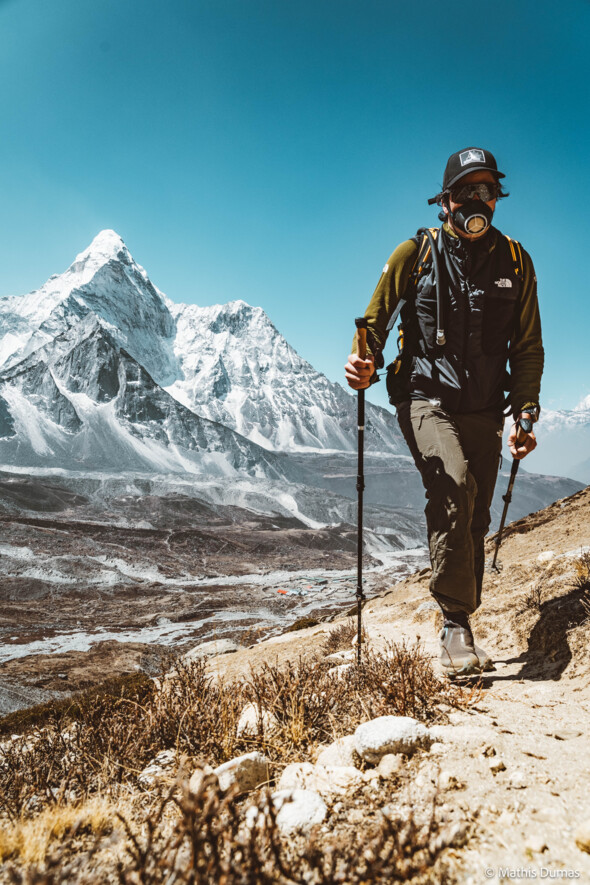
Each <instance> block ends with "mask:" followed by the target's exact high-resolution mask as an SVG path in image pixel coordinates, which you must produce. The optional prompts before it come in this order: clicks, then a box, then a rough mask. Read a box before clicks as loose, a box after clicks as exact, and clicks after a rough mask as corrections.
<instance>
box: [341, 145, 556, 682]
mask: <svg viewBox="0 0 590 885" xmlns="http://www.w3.org/2000/svg"><path fill="white" fill-rule="evenodd" d="M504 177H505V176H504V174H503V173H501V172H499V171H498V166H497V163H496V160H495V158H494V157H493V155H492V154H491V153H490V152H489V151H487V150H484V149H482V148H473V147H472V148H466V149H464V150H462V151H458V152H457V153H456V154H453V155H452V156H451V157H449V160H448V162H447V165H446V169H445V173H444V177H443V187H442V191H441V192H440V193H439V194H437V195H436V197H433V198H432V199H431V200H429V203H431V204H432V203H435V202H436V203H438V205H439V206H441V209H442V211H441V213H440V214H439V218H440V219H441V221H443V222H444V223H443V225H442V228H441V229H440V230H439V231H438V232H437V231H432V232H431V239H428V238H427V234H426V232H425V231H423V232H421V231H419V232H418V235H417V236H416V237H415V238H413V239H411V240H407V241H406V242H404V243H402V244H401V245H400V246H398V247H397V249H396V250H395V252H394V253H393V254H392V255H391V257H390V258H389V260H388V262H387V264H386V265H385V267H384V268H383V273H382V275H381V278H380V280H379V283H378V285H377V288H376V289H375V292H374V294H373V297H372V299H371V302H370V304H369V306H368V308H367V310H366V312H365V317H366V319H367V323H368V329H367V358H366V359H365V360H362V359H360V357H359V356H358V355H357V354H356V352H354V350H355V347H354V346H353V353H351V354H350V356H349V358H348V362H347V365H346V367H345V375H346V379H347V381H348V384H349V385H350V386H351V387H352V388H354V389H355V390H359V389H361V388H365V387H368V386H369V384H371V383H373V382H375V381H376V380H377V373H376V368H381V367H382V366H383V365H384V360H383V356H382V352H383V348H384V346H385V342H386V340H387V336H388V332H389V330H388V328H387V327H388V322H389V320H390V318H391V317H392V315H393V314H394V311H395V309H396V305H398V302H400V300H403V301H404V302H405V304H404V306H403V307H402V310H401V318H402V324H403V342H404V343H403V352H402V355H401V358H400V360H399V363H398V369H399V371H398V373H397V374H396V375H395V376H392V377H391V380H392V382H393V384H392V386H391V387H390V385H389V383H388V389H389V390H390V398H392V402H393V403H394V404H395V405H396V407H397V417H398V422H399V425H400V428H401V430H402V433H403V435H404V438H405V439H406V442H407V443H408V446H409V448H410V451H411V453H412V455H413V457H414V460H415V462H416V466H417V467H418V469H419V471H420V474H421V476H422V481H423V484H424V487H425V489H426V498H427V505H426V510H425V512H426V521H427V528H428V540H429V547H430V559H431V564H432V579H431V583H430V589H431V593H432V594H433V596H434V598H435V599H436V601H437V602H438V603H439V605H440V607H441V609H442V612H443V616H444V627H443V630H442V633H441V637H440V646H441V656H440V660H441V664H442V666H443V668H444V669H445V670H446V672H447V673H448V674H449V675H458V674H469V673H478V672H481V671H482V670H485V669H490V668H491V667H492V666H493V665H492V662H491V660H490V658H489V657H488V655H487V654H486V653H485V652H484V651H483V650H482V649H480V648H478V647H477V646H476V645H475V643H474V639H473V633H472V630H471V627H470V624H469V615H470V614H472V613H473V612H474V611H475V610H476V609H477V608H478V606H479V605H480V602H481V587H482V581H483V572H484V538H485V535H486V533H487V531H488V528H489V525H490V505H491V502H492V495H493V492H494V486H495V483H496V477H497V473H498V468H499V464H500V457H501V456H500V453H501V446H502V427H503V424H504V414H503V410H504V404H505V395H504V390H506V389H509V403H510V407H511V411H512V414H513V416H514V420H515V424H514V425H513V426H512V429H511V431H510V435H509V438H508V445H509V448H510V451H511V453H512V455H513V457H514V458H524V457H525V456H526V455H527V454H528V453H529V452H530V451H532V450H533V449H534V448H535V446H536V440H535V435H534V433H533V432H532V431H531V432H530V433H527V434H526V437H525V439H524V441H520V442H517V424H516V422H518V421H519V420H520V418H525V417H526V418H530V419H532V420H533V421H536V420H537V418H538V415H539V392H540V384H541V375H542V371H543V359H544V354H543V346H542V341H541V323H540V318H539V307H538V302H537V280H536V276H535V271H534V267H533V263H532V261H531V258H530V256H529V255H528V254H527V253H526V252H525V250H524V249H522V248H521V247H520V244H519V243H517V242H515V241H513V240H510V239H509V238H508V237H505V236H504V235H503V234H501V233H500V231H499V230H497V229H496V228H495V227H493V226H492V225H491V220H492V216H493V214H494V210H495V208H496V201H497V200H498V199H501V198H503V197H506V196H508V194H507V193H505V192H504V190H503V189H502V186H501V184H500V179H502V178H504ZM434 234H436V240H435V239H434V236H433V235H434ZM437 287H438V288H437ZM507 366H509V368H510V376H508V374H507V371H506V370H507ZM507 379H509V384H507Z"/></svg>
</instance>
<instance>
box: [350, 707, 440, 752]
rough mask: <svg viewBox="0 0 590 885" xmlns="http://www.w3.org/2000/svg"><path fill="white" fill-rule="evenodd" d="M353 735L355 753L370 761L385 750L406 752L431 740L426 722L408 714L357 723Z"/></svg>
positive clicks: (380, 717)
mask: <svg viewBox="0 0 590 885" xmlns="http://www.w3.org/2000/svg"><path fill="white" fill-rule="evenodd" d="M354 735H355V739H356V740H355V745H356V751H357V753H358V754H359V756H361V758H362V759H364V760H365V761H366V762H371V763H373V764H377V763H378V762H379V761H380V759H381V757H382V756H385V755H386V754H387V753H405V754H410V753H413V752H414V751H415V750H417V749H419V748H421V747H424V748H426V749H428V747H429V746H430V744H431V742H432V741H431V738H430V734H429V731H428V729H427V728H426V726H425V725H423V724H422V723H421V722H418V720H417V719H412V718H411V717H410V716H379V717H378V718H377V719H372V720H371V721H370V722H363V723H362V725H359V727H358V728H357V729H356V731H355V733H354Z"/></svg>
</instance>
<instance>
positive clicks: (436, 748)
mask: <svg viewBox="0 0 590 885" xmlns="http://www.w3.org/2000/svg"><path fill="white" fill-rule="evenodd" d="M447 749H448V748H447V747H445V745H444V744H443V743H442V741H434V743H433V744H431V745H430V752H431V753H432V754H433V755H434V756H442V754H443V753H446V752H447Z"/></svg>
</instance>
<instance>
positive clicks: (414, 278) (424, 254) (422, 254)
mask: <svg viewBox="0 0 590 885" xmlns="http://www.w3.org/2000/svg"><path fill="white" fill-rule="evenodd" d="M430 232H431V234H432V236H433V237H434V239H435V240H436V238H437V236H438V228H437V227H431V228H430ZM418 234H421V236H422V241H421V243H420V247H419V249H418V255H417V256H416V260H415V262H414V264H413V266H412V270H411V271H410V280H411V282H412V284H413V286H412V288H413V289H415V288H416V283H417V282H418V278H419V277H420V274H421V273H422V271H423V270H424V267H425V266H426V263H427V261H428V257H429V256H430V251H431V250H430V240H429V239H428V234H427V233H426V228H420V230H419V231H418ZM408 301H409V298H408V296H407V294H406V293H404V297H403V298H400V300H399V301H398V302H397V304H396V306H395V310H394V311H393V313H392V314H391V317H390V319H389V322H388V323H387V329H386V331H387V332H388V333H389V332H391V330H392V329H393V327H394V326H395V324H396V323H397V318H398V316H399V315H400V313H401V311H402V310H403V308H404V307H405V306H406V304H407V303H408Z"/></svg>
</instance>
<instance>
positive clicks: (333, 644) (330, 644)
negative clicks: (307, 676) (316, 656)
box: [321, 618, 367, 655]
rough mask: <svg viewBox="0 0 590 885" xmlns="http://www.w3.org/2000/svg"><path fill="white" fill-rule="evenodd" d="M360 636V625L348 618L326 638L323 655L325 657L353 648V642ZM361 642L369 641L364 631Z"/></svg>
mask: <svg viewBox="0 0 590 885" xmlns="http://www.w3.org/2000/svg"><path fill="white" fill-rule="evenodd" d="M357 636H358V623H357V621H356V620H355V619H354V618H347V619H346V621H343V622H342V624H339V625H338V627H334V629H333V630H331V631H330V633H329V634H328V636H327V637H326V639H325V641H324V643H323V645H322V649H321V650H322V653H323V654H325V655H329V654H334V652H337V651H341V650H342V649H349V648H351V647H352V642H353V640H354V639H355V638H356V637H357ZM361 641H362V642H365V643H366V641H367V633H366V630H365V629H364V627H363V629H362V632H361Z"/></svg>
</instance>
